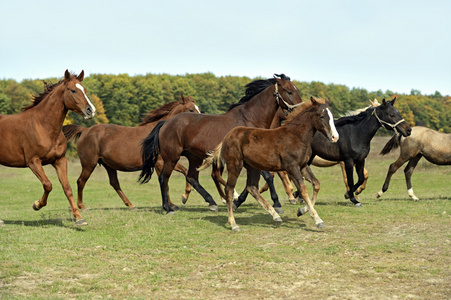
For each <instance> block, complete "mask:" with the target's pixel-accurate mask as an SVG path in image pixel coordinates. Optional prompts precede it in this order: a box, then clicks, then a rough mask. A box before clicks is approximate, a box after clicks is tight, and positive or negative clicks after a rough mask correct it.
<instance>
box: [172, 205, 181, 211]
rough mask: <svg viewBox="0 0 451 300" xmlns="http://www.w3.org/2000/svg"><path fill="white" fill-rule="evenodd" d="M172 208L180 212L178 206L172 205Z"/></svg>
mask: <svg viewBox="0 0 451 300" xmlns="http://www.w3.org/2000/svg"><path fill="white" fill-rule="evenodd" d="M171 208H172V210H180V207H178V206H177V205H172V206H171Z"/></svg>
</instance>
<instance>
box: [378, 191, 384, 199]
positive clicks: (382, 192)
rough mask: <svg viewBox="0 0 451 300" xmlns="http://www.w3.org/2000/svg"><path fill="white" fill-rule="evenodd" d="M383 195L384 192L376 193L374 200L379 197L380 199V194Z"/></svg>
mask: <svg viewBox="0 0 451 300" xmlns="http://www.w3.org/2000/svg"><path fill="white" fill-rule="evenodd" d="M383 193H384V192H382V191H379V192H377V194H376V198H377V199H379V198H380V197H382V194H383Z"/></svg>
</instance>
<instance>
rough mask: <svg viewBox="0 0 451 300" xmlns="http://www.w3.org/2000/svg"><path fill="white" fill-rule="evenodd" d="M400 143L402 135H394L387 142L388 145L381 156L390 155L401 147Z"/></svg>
mask: <svg viewBox="0 0 451 300" xmlns="http://www.w3.org/2000/svg"><path fill="white" fill-rule="evenodd" d="M400 141H401V135H400V134H394V135H393V136H392V138H391V139H390V140H389V141H388V142H387V144H385V146H384V148H383V149H382V151H381V153H380V155H385V154H388V153H390V151H392V150H395V149H397V148H398V147H399V144H400Z"/></svg>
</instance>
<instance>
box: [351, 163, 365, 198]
mask: <svg viewBox="0 0 451 300" xmlns="http://www.w3.org/2000/svg"><path fill="white" fill-rule="evenodd" d="M355 171H356V173H357V178H358V179H357V183H356V184H355V185H354V186H353V187H352V192H356V191H357V189H358V188H359V187H360V186H362V184H363V183H364V182H365V161H362V162H359V163H356V164H355ZM357 206H361V205H357Z"/></svg>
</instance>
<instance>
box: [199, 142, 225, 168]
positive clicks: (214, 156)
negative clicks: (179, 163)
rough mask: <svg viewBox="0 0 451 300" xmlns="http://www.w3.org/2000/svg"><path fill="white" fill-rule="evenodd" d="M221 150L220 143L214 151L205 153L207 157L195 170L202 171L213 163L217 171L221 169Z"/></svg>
mask: <svg viewBox="0 0 451 300" xmlns="http://www.w3.org/2000/svg"><path fill="white" fill-rule="evenodd" d="M221 149H222V143H220V144H219V145H218V146H216V148H215V150H213V151H208V152H207V155H208V157H207V158H206V159H204V161H203V163H202V165H201V166H200V167H199V168H197V170H198V171H202V170H204V169H206V168H208V167H209V166H210V165H211V164H213V163H215V164H216V167H217V168H218V169H222V168H223V166H224V161H223V160H222V156H221Z"/></svg>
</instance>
